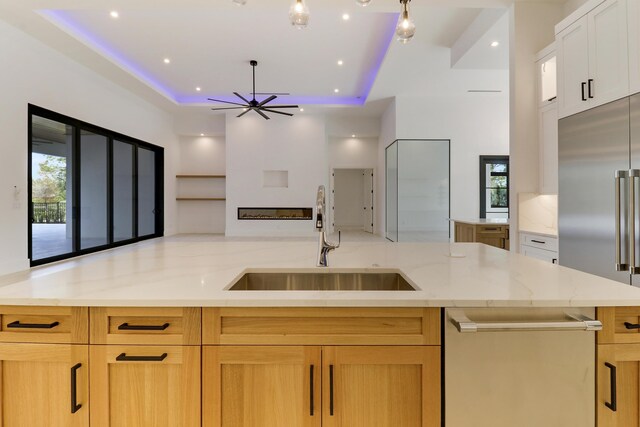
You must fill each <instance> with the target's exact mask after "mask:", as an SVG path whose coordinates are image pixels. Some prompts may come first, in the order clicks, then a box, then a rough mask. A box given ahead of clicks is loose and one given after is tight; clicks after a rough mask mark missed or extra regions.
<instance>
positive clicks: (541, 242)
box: [531, 239, 547, 245]
mask: <svg viewBox="0 0 640 427" xmlns="http://www.w3.org/2000/svg"><path fill="white" fill-rule="evenodd" d="M531 241H532V242H533V243H540V244H541V245H546V244H547V242H543V241H542V240H533V239H531Z"/></svg>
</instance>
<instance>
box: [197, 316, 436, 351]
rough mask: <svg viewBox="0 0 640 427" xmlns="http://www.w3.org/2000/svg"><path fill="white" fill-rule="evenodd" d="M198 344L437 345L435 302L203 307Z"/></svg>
mask: <svg viewBox="0 0 640 427" xmlns="http://www.w3.org/2000/svg"><path fill="white" fill-rule="evenodd" d="M202 341H203V344H230V345H237V344H253V345H265V344H269V345H325V344H326V345H378V344H380V345H440V309H439V308H426V309H425V308H415V309H414V308H348V309H344V308H204V309H203V312H202Z"/></svg>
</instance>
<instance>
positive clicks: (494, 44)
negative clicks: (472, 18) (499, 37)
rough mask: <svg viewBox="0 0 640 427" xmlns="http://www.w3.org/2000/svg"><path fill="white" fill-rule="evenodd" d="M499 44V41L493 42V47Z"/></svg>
mask: <svg viewBox="0 0 640 427" xmlns="http://www.w3.org/2000/svg"><path fill="white" fill-rule="evenodd" d="M499 44H500V43H499V42H491V47H498V45H499Z"/></svg>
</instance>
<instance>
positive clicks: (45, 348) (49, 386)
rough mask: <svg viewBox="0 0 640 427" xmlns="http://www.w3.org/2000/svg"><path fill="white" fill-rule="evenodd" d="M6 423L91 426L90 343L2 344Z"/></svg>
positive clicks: (2, 419)
mask: <svg viewBox="0 0 640 427" xmlns="http://www.w3.org/2000/svg"><path fill="white" fill-rule="evenodd" d="M0 377H1V378H2V388H1V392H0V400H1V402H0V403H1V405H0V408H1V411H0V425H2V426H7V427H36V426H37V427H45V426H46V427H85V426H89V360H88V350H87V346H86V345H68V344H17V343H2V344H0Z"/></svg>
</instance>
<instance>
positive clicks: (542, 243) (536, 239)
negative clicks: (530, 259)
mask: <svg viewBox="0 0 640 427" xmlns="http://www.w3.org/2000/svg"><path fill="white" fill-rule="evenodd" d="M520 243H521V244H523V245H526V246H532V247H534V248H539V249H544V250H547V251H555V252H558V238H557V237H548V236H541V235H538V234H528V233H520Z"/></svg>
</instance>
